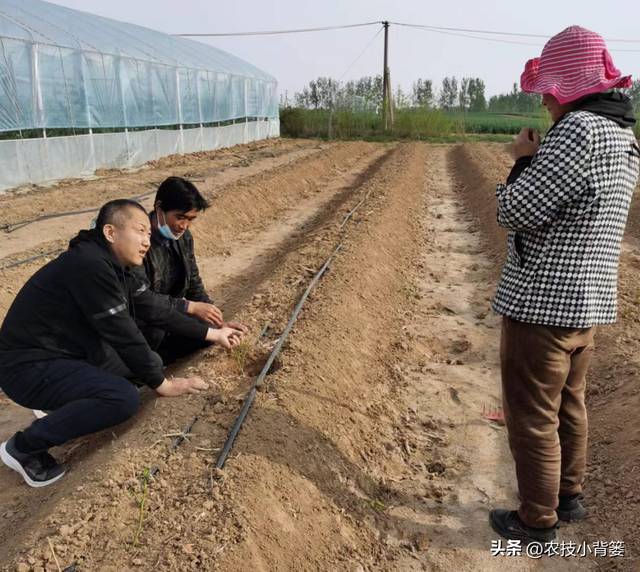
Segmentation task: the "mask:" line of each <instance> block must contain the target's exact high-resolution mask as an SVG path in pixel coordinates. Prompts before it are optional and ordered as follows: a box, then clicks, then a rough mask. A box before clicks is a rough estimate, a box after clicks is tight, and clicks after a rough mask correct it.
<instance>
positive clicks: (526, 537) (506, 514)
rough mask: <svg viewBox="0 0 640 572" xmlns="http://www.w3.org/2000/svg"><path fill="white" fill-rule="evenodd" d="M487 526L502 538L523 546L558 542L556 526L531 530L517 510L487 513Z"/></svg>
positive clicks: (496, 510)
mask: <svg viewBox="0 0 640 572" xmlns="http://www.w3.org/2000/svg"><path fill="white" fill-rule="evenodd" d="M489 524H490V525H491V528H493V530H495V531H496V532H497V533H498V534H499V535H500V536H502V538H506V539H507V540H520V541H521V542H522V543H523V544H529V543H531V542H539V543H540V544H546V543H548V542H556V541H557V540H558V533H557V531H556V529H557V528H558V526H557V525H555V526H552V527H551V528H532V527H531V526H527V525H526V524H525V523H524V522H522V520H521V519H520V516H518V511H517V510H507V509H504V508H498V509H495V510H492V511H491V512H490V513H489Z"/></svg>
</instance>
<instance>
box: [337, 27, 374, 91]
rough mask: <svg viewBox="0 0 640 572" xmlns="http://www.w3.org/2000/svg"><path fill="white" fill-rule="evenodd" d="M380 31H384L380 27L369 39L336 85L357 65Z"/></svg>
mask: <svg viewBox="0 0 640 572" xmlns="http://www.w3.org/2000/svg"><path fill="white" fill-rule="evenodd" d="M382 30H384V26H381V27H380V29H379V30H378V31H377V32H376V35H375V36H373V38H372V39H371V41H370V42H369V43H368V44H367V46H366V47H365V49H364V50H362V52H360V55H359V56H358V57H357V58H356V59H355V60H354V61H353V63H352V64H351V65H350V66H349V67H348V68H347V71H346V72H344V73H343V74H342V75H341V76H340V79H339V80H338V83H340V82H341V81H342V78H343V77H344V76H345V75H347V74H348V73H349V72H350V71H351V68H352V67H353V66H355V65H356V63H358V60H359V59H360V58H361V57H362V56H363V55H364V53H365V52H366V51H367V50H368V49H369V48H370V47H371V44H373V42H374V41H375V39H376V38H377V37H378V36H379V35H380V32H382Z"/></svg>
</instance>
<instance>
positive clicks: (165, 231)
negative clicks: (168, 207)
mask: <svg viewBox="0 0 640 572" xmlns="http://www.w3.org/2000/svg"><path fill="white" fill-rule="evenodd" d="M160 212H161V213H162V217H163V218H164V224H163V225H160V224H159V223H160V216H158V231H160V234H161V235H162V236H164V237H165V238H167V239H169V240H178V238H179V237H177V236H176V235H175V234H173V232H171V229H170V228H169V225H168V224H167V215H166V214H164V211H163V210H162V209H160Z"/></svg>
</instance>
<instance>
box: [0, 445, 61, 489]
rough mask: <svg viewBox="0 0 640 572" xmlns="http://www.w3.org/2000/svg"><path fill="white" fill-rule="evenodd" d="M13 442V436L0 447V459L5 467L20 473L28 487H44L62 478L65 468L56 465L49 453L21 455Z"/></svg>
mask: <svg viewBox="0 0 640 572" xmlns="http://www.w3.org/2000/svg"><path fill="white" fill-rule="evenodd" d="M15 441H16V436H15V435H14V436H13V437H11V439H9V440H8V441H7V442H6V443H2V445H0V458H1V459H2V462H3V463H4V464H5V465H7V467H9V468H11V469H13V470H14V471H17V472H18V473H20V474H21V475H22V478H23V479H24V480H25V482H26V483H27V484H28V485H29V486H30V487H36V488H39V487H46V486H47V485H50V484H52V483H55V482H56V481H57V480H58V479H61V478H62V477H63V476H64V474H65V472H66V470H67V467H66V466H65V465H60V464H58V463H57V462H56V460H55V459H54V458H53V457H52V456H51V455H49V453H47V452H46V451H43V452H41V453H21V452H20V451H18V449H16V445H15Z"/></svg>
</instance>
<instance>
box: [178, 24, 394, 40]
mask: <svg viewBox="0 0 640 572" xmlns="http://www.w3.org/2000/svg"><path fill="white" fill-rule="evenodd" d="M376 24H382V22H365V23H363V24H346V25H343V26H326V27H324V28H303V29H299V30H269V31H265V32H231V33H226V34H171V35H172V36H182V37H190V38H193V37H220V36H272V35H275V34H299V33H302V32H326V31H329V30H344V29H346V28H362V27H363V26H375V25H376Z"/></svg>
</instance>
